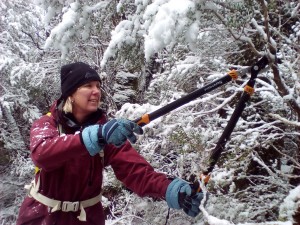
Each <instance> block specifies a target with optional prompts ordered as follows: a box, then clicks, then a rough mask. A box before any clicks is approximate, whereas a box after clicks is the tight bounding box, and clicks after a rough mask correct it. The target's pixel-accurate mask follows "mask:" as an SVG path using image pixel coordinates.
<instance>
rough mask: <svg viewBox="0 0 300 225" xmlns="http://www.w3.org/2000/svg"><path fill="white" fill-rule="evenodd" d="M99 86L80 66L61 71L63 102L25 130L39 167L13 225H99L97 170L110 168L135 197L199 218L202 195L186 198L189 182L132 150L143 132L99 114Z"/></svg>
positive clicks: (85, 67)
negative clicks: (162, 201)
mask: <svg viewBox="0 0 300 225" xmlns="http://www.w3.org/2000/svg"><path fill="white" fill-rule="evenodd" d="M100 84H101V80H100V77H99V75H98V74H97V72H96V71H95V70H94V69H92V68H91V67H90V66H89V65H87V64H85V63H82V62H77V63H72V64H68V65H65V66H63V67H62V68H61V97H60V98H59V99H58V100H57V101H56V102H55V103H54V104H53V106H52V107H51V109H50V112H49V113H48V114H47V115H44V116H42V117H41V118H40V119H38V120H37V121H35V122H34V123H33V125H32V128H31V131H30V151H31V158H32V160H33V162H34V164H35V165H36V166H37V167H38V168H39V169H38V171H37V173H36V175H35V180H34V181H33V182H32V183H31V185H28V186H27V189H28V191H29V194H28V196H27V197H26V198H25V200H24V202H23V203H22V205H21V208H20V212H19V217H18V220H17V225H21V224H23V225H25V224H26V225H29V224H32V225H41V224H43V225H47V224H51V225H53V224H56V225H57V224H63V225H66V224H70V225H76V224H89V225H93V224H95V225H104V224H105V218H104V213H103V209H102V205H101V189H102V176H103V173H102V170H103V168H104V167H105V166H108V165H110V166H112V168H113V170H114V172H115V174H116V177H117V178H118V179H119V180H120V181H122V182H123V183H124V185H125V186H126V187H127V188H129V189H130V190H132V191H133V192H135V193H136V194H138V195H140V196H151V197H155V198H160V199H165V200H166V201H167V204H168V205H169V207H171V208H177V209H180V208H183V209H184V211H185V212H186V213H187V214H189V215H190V216H196V215H197V214H198V213H199V204H200V200H201V199H202V194H201V193H198V194H196V195H193V196H192V197H190V196H191V193H192V189H191V187H190V185H189V184H188V183H187V182H186V181H183V180H181V179H178V178H176V179H173V180H170V179H168V178H167V177H166V176H165V175H164V174H162V173H157V172H155V171H154V169H153V168H152V167H151V165H150V164H149V163H147V162H146V161H145V159H144V158H143V157H142V156H140V155H139V154H138V153H137V152H136V151H135V150H134V149H133V148H132V146H131V144H130V142H132V143H135V142H136V136H135V134H142V133H143V130H142V129H141V127H139V126H138V125H137V124H135V123H133V122H131V121H129V120H125V119H113V120H110V121H108V122H107V120H106V117H105V114H104V113H103V112H102V111H101V110H100V109H99V104H100V99H101V91H100Z"/></svg>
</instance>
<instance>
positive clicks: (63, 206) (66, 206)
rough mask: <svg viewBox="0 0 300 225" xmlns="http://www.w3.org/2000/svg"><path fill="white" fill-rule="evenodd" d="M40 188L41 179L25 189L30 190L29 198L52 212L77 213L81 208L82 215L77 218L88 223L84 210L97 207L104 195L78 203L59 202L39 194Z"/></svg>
mask: <svg viewBox="0 0 300 225" xmlns="http://www.w3.org/2000/svg"><path fill="white" fill-rule="evenodd" d="M39 186H40V178H38V182H37V184H35V182H34V180H33V181H32V182H31V184H29V185H25V189H27V190H28V195H29V197H32V198H34V199H35V200H37V201H38V202H40V203H42V204H44V205H46V206H48V207H50V208H51V212H55V211H58V210H61V211H63V212H70V211H72V212H77V211H78V210H79V208H80V215H79V216H78V217H77V218H78V219H79V220H80V221H86V212H85V210H84V208H87V207H90V206H93V205H96V204H97V203H98V202H100V201H101V198H102V194H101V193H100V194H99V195H97V196H96V197H94V198H90V199H87V200H84V201H77V202H68V201H59V200H55V199H51V198H48V197H46V196H44V195H42V194H41V193H38V190H39Z"/></svg>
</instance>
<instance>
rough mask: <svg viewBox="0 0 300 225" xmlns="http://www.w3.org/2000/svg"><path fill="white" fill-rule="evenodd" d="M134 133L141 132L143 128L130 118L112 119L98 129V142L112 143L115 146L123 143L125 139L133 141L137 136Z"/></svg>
mask: <svg viewBox="0 0 300 225" xmlns="http://www.w3.org/2000/svg"><path fill="white" fill-rule="evenodd" d="M134 133H136V134H143V129H142V128H141V127H140V126H139V125H137V124H136V123H134V122H132V121H130V120H126V119H113V120H111V121H109V122H107V123H106V124H104V126H103V127H102V129H99V131H98V138H99V143H105V144H106V143H107V144H113V145H115V146H116V147H120V146H122V145H123V144H125V142H126V140H127V139H128V140H129V141H130V142H131V143H135V142H136V140H137V138H136V136H135V134H134Z"/></svg>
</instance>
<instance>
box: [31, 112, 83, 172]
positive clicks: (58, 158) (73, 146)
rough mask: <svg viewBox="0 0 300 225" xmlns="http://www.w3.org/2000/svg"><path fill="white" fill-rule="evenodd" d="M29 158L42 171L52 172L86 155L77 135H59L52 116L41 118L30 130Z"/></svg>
mask: <svg viewBox="0 0 300 225" xmlns="http://www.w3.org/2000/svg"><path fill="white" fill-rule="evenodd" d="M30 151H31V158H32V160H33V162H34V164H35V165H36V166H38V167H39V168H42V169H43V170H46V171H50V170H54V169H56V168H58V167H60V166H62V165H63V163H64V162H66V161H68V160H70V159H72V158H75V157H78V156H80V155H87V154H88V151H87V150H85V146H84V145H83V144H82V142H81V140H80V135H79V133H76V134H62V135H60V134H59V132H58V129H57V127H56V123H55V121H54V119H53V117H52V116H42V117H41V118H40V119H38V120H36V121H35V122H34V123H33V125H32V127H31V130H30Z"/></svg>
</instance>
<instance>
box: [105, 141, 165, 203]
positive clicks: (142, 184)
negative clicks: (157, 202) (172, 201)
mask: <svg viewBox="0 0 300 225" xmlns="http://www.w3.org/2000/svg"><path fill="white" fill-rule="evenodd" d="M104 151H105V154H104V159H105V164H106V165H111V166H112V168H113V170H114V172H115V175H116V177H117V178H118V180H120V181H121V182H123V183H124V185H125V186H126V187H127V188H129V189H130V190H131V191H133V192H135V193H136V194H138V195H139V196H142V197H143V196H150V197H154V198H160V199H165V193H166V190H167V187H168V185H169V184H170V183H171V180H169V179H168V178H167V176H166V175H165V174H163V173H158V172H155V171H154V169H153V167H152V166H151V165H150V164H149V163H148V162H147V161H146V160H145V159H144V158H143V157H142V156H141V155H140V154H139V153H138V152H137V151H136V150H135V149H134V148H133V147H132V146H131V145H130V143H129V142H128V141H127V142H126V144H125V145H124V146H122V147H121V148H115V147H114V146H111V145H108V146H107V147H106V148H105V149H104Z"/></svg>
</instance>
